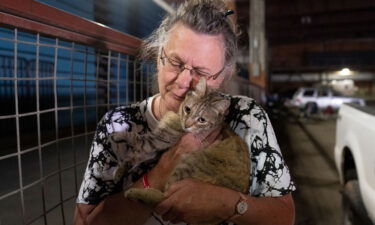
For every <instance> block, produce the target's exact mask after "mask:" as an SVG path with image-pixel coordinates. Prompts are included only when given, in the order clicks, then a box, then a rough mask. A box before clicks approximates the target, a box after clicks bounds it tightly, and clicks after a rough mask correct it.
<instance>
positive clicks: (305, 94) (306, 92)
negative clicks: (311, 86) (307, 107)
mask: <svg viewBox="0 0 375 225" xmlns="http://www.w3.org/2000/svg"><path fill="white" fill-rule="evenodd" d="M303 96H304V97H312V96H314V90H306V91H305V92H304V93H303Z"/></svg>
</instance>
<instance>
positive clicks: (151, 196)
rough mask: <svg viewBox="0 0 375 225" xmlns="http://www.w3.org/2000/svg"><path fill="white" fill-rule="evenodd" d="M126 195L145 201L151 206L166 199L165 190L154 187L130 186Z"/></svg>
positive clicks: (133, 199) (129, 197) (134, 199)
mask: <svg viewBox="0 0 375 225" xmlns="http://www.w3.org/2000/svg"><path fill="white" fill-rule="evenodd" d="M124 195H125V197H126V198H128V199H129V200H132V201H137V202H141V203H144V204H146V205H147V206H149V207H151V208H154V207H155V206H156V205H157V204H159V203H160V202H161V201H163V200H164V199H165V196H164V194H163V192H161V191H160V190H158V189H154V188H130V189H129V190H127V191H125V194H124Z"/></svg>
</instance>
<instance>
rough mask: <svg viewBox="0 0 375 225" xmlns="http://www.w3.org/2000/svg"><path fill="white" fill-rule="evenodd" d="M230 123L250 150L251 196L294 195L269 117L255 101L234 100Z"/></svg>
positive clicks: (232, 100)
mask: <svg viewBox="0 0 375 225" xmlns="http://www.w3.org/2000/svg"><path fill="white" fill-rule="evenodd" d="M228 121H229V124H230V125H231V127H232V129H233V130H234V131H235V132H236V133H237V134H239V135H240V136H241V137H242V138H243V139H244V140H245V141H246V143H247V145H248V146H249V154H250V159H251V168H252V172H251V178H250V179H251V186H250V190H249V192H250V193H251V195H252V196H267V197H277V196H282V195H285V194H287V193H289V192H291V191H294V190H295V186H294V183H293V181H292V179H291V176H290V173H289V169H288V167H287V165H286V164H285V161H284V159H283V156H282V154H281V151H280V148H279V145H278V143H277V140H276V136H275V133H274V131H273V127H272V125H271V122H270V120H269V118H268V115H267V113H266V112H265V111H264V110H263V109H262V108H261V107H260V106H259V105H257V104H256V103H255V101H254V100H253V99H250V98H247V97H243V96H233V97H232V99H231V107H230V113H229V116H228Z"/></svg>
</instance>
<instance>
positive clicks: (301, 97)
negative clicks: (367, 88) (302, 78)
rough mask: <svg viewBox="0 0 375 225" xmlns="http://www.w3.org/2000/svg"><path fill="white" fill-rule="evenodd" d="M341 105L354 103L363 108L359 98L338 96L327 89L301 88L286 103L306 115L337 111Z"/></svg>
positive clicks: (362, 102)
mask: <svg viewBox="0 0 375 225" xmlns="http://www.w3.org/2000/svg"><path fill="white" fill-rule="evenodd" d="M343 103H356V104H358V105H361V106H364V105H365V101H364V100H363V99H361V98H352V97H346V96H340V94H338V93H336V92H333V91H332V89H330V88H328V87H318V88H308V87H301V88H299V89H298V90H297V91H296V92H295V93H294V95H293V98H292V99H291V100H290V101H289V102H288V103H287V105H289V106H295V107H298V108H300V109H301V110H305V111H307V112H308V113H314V112H317V111H318V110H325V109H328V108H330V109H332V110H338V108H339V107H340V106H341V105H342V104H343Z"/></svg>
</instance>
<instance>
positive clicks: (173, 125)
mask: <svg viewBox="0 0 375 225" xmlns="http://www.w3.org/2000/svg"><path fill="white" fill-rule="evenodd" d="M159 128H160V129H161V130H166V129H168V130H169V129H173V130H174V131H178V132H181V133H182V132H183V129H182V126H181V119H180V116H179V115H178V114H177V113H175V112H172V111H169V112H167V113H166V114H165V115H164V116H163V118H162V119H161V120H160V123H159Z"/></svg>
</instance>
